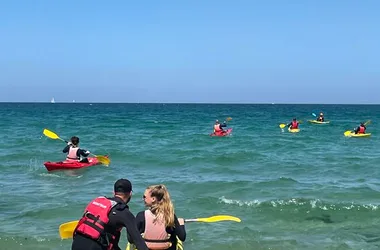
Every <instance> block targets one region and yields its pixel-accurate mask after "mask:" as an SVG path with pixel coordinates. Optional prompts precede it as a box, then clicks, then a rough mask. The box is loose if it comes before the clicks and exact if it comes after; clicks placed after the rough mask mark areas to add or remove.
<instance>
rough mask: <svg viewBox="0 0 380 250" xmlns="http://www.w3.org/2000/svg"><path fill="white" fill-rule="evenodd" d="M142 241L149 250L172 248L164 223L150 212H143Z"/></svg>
mask: <svg viewBox="0 0 380 250" xmlns="http://www.w3.org/2000/svg"><path fill="white" fill-rule="evenodd" d="M143 239H144V240H145V243H146V245H147V247H148V248H149V249H152V250H156V249H157V250H158V249H168V248H169V247H171V246H172V243H171V242H170V234H168V233H167V232H166V226H165V221H164V220H163V219H162V218H161V217H157V216H156V215H154V214H153V213H152V212H151V211H150V210H145V231H144V233H143Z"/></svg>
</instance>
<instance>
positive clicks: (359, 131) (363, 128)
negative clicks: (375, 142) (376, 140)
mask: <svg viewBox="0 0 380 250" xmlns="http://www.w3.org/2000/svg"><path fill="white" fill-rule="evenodd" d="M366 129H367V127H366V126H365V125H364V123H363V122H362V123H360V125H359V127H357V128H355V129H354V132H355V134H365V131H366Z"/></svg>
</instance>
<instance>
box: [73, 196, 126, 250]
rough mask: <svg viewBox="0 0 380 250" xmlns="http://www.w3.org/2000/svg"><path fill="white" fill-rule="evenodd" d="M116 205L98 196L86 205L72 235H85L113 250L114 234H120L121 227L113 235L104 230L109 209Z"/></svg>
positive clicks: (114, 202)
mask: <svg viewBox="0 0 380 250" xmlns="http://www.w3.org/2000/svg"><path fill="white" fill-rule="evenodd" d="M117 204H118V202H116V201H113V200H110V199H108V198H107V197H104V196H100V197H98V198H96V199H94V200H93V201H91V202H90V203H89V204H88V205H87V207H86V209H85V213H84V214H83V217H82V218H81V219H80V220H79V222H78V224H77V227H76V228H75V230H74V233H79V234H82V235H85V236H87V237H89V238H91V239H93V240H94V241H97V242H99V243H100V244H101V245H105V246H107V249H108V250H110V249H113V241H114V240H115V238H116V236H115V235H114V233H116V232H120V231H121V229H122V227H120V228H118V229H116V232H114V233H112V232H107V231H106V229H107V224H108V222H109V217H108V215H109V213H110V211H111V209H112V208H113V207H114V206H116V205H117ZM107 235H108V236H107ZM104 237H106V238H104ZM108 237H109V238H108Z"/></svg>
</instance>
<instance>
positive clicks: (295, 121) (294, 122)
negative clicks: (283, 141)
mask: <svg viewBox="0 0 380 250" xmlns="http://www.w3.org/2000/svg"><path fill="white" fill-rule="evenodd" d="M298 125H299V122H298V121H297V118H293V121H292V122H291V123H289V124H288V125H286V126H287V127H290V129H297V128H298Z"/></svg>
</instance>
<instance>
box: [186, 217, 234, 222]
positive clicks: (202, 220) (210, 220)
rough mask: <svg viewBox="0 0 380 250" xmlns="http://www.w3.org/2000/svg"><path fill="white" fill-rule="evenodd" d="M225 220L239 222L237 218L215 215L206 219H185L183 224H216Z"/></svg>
mask: <svg viewBox="0 0 380 250" xmlns="http://www.w3.org/2000/svg"><path fill="white" fill-rule="evenodd" d="M226 220H229V221H236V222H241V220H240V219H239V218H238V217H235V216H231V215H215V216H211V217H208V218H197V219H186V220H185V222H218V221H226Z"/></svg>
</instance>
